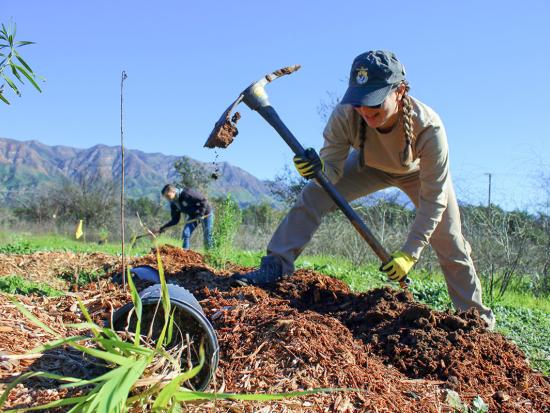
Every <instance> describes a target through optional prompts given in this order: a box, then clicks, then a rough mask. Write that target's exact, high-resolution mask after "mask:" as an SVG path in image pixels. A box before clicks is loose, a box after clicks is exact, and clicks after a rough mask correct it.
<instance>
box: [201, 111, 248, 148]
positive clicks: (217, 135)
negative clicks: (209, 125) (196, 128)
mask: <svg viewBox="0 0 550 413" xmlns="http://www.w3.org/2000/svg"><path fill="white" fill-rule="evenodd" d="M240 118H241V114H240V113H239V112H235V113H234V114H233V116H232V117H231V118H230V117H229V114H227V117H226V118H225V121H224V123H223V124H222V125H220V126H218V124H216V127H215V128H214V130H213V131H212V133H211V134H210V136H209V137H208V140H207V141H206V143H205V144H204V146H205V147H206V148H227V147H228V146H229V145H231V143H232V142H233V139H235V136H237V135H238V133H239V131H238V129H237V122H238V121H239V119H240Z"/></svg>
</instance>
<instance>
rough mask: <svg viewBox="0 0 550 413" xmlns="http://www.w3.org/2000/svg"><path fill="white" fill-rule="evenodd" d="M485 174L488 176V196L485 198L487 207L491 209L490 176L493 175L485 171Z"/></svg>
mask: <svg viewBox="0 0 550 413" xmlns="http://www.w3.org/2000/svg"><path fill="white" fill-rule="evenodd" d="M485 175H487V176H488V177H489V196H488V199H487V208H489V209H491V178H492V177H493V174H492V173H490V172H489V173H486V174H485Z"/></svg>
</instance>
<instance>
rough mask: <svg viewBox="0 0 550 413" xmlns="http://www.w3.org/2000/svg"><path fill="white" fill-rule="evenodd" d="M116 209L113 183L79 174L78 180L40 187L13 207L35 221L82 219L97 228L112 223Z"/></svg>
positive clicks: (73, 220)
mask: <svg viewBox="0 0 550 413" xmlns="http://www.w3.org/2000/svg"><path fill="white" fill-rule="evenodd" d="M116 208H117V201H116V197H115V191H114V187H113V183H112V182H106V181H103V180H101V179H91V178H86V177H82V178H80V179H79V181H78V182H77V183H73V182H71V181H68V180H65V181H63V182H62V183H61V184H59V185H57V186H51V187H45V188H43V189H42V190H40V191H39V192H37V193H36V194H35V195H34V197H32V198H31V199H29V200H27V201H24V202H23V204H22V205H21V206H19V207H17V208H15V214H16V216H17V217H18V218H20V219H23V220H25V221H31V222H36V223H54V222H65V223H70V225H74V223H76V222H78V221H79V220H81V219H82V220H84V222H85V224H86V226H89V227H95V228H97V229H99V228H103V227H105V228H112V227H114V226H115V212H116Z"/></svg>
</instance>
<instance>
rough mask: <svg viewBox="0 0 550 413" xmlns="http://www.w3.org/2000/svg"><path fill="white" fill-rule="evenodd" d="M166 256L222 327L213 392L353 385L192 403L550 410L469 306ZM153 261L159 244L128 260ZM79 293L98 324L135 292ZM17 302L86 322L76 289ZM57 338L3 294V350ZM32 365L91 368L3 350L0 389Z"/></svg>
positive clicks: (81, 371)
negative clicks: (261, 280) (268, 398)
mask: <svg viewBox="0 0 550 413" xmlns="http://www.w3.org/2000/svg"><path fill="white" fill-rule="evenodd" d="M160 253H161V258H162V261H163V264H164V268H165V272H166V276H167V279H168V282H172V283H175V284H179V285H181V286H183V287H185V288H187V289H189V290H190V291H191V292H192V293H194V294H195V296H196V297H197V299H198V300H199V301H200V303H201V305H202V306H203V309H204V311H205V313H206V315H207V317H208V318H209V319H210V321H211V322H212V324H213V326H214V328H215V329H216V332H217V335H218V340H219V344H220V364H219V367H218V369H217V371H216V374H215V377H214V380H213V382H212V383H211V389H210V390H212V391H214V390H217V391H225V392H239V393H255V392H260V393H276V392H290V391H296V390H305V389H312V388H330V389H346V390H342V391H333V392H330V393H325V394H315V395H312V396H307V397H299V398H293V399H287V400H282V401H273V402H236V401H217V402H207V403H202V404H200V405H195V404H193V405H188V406H186V407H185V408H184V410H185V411H189V412H199V411H200V412H206V411H208V412H215V411H220V412H221V411H224V412H226V411H228V412H265V413H267V412H340V413H342V412H434V413H435V412H453V411H455V410H453V408H452V406H450V405H449V396H448V394H449V391H451V390H453V391H455V392H457V393H458V395H460V398H461V400H462V401H463V402H465V403H467V404H470V403H471V402H472V400H473V399H474V398H475V397H476V396H481V397H482V398H483V400H484V401H485V402H486V403H487V404H488V405H489V411H490V412H518V413H519V412H537V413H539V412H543V413H545V412H550V381H549V379H548V378H545V377H543V376H542V375H541V374H539V373H537V372H535V371H533V370H532V369H531V368H530V367H529V364H528V362H527V361H526V359H525V355H524V354H523V353H522V352H521V350H520V349H519V348H518V347H517V346H516V345H515V344H513V343H512V342H510V341H508V340H507V339H506V338H505V337H503V336H502V335H501V334H499V333H495V332H490V331H487V330H486V329H485V328H484V323H483V321H482V320H481V319H480V318H479V316H478V314H476V313H475V312H473V311H470V312H466V313H456V312H437V311H433V310H431V309H430V308H428V307H427V306H425V305H423V304H420V303H418V302H416V301H414V300H413V298H412V296H411V295H410V294H409V293H406V292H403V291H399V290H394V289H391V288H382V289H375V290H372V291H369V292H366V293H360V294H358V293H353V292H351V291H350V290H349V288H348V287H347V286H346V285H345V284H344V283H343V282H341V281H339V280H336V279H334V278H331V277H329V276H328V275H323V274H319V273H316V272H313V271H306V270H300V271H297V272H296V274H295V275H294V276H292V277H287V278H284V279H283V280H281V281H280V282H279V283H277V284H276V285H274V286H272V287H270V288H266V289H261V288H256V287H235V286H234V285H232V282H231V281H230V278H229V275H230V273H231V272H233V270H237V271H238V270H241V271H244V270H246V269H245V268H240V267H237V266H235V267H234V268H231V271H227V270H226V271H217V270H215V269H213V268H211V267H209V266H208V265H207V264H206V263H205V261H204V259H203V257H202V256H201V255H200V254H197V253H195V252H191V251H183V250H181V249H180V248H172V247H162V248H161V250H160ZM156 263H157V259H156V252H152V253H151V254H149V255H148V256H145V257H142V258H139V259H135V260H134V262H133V263H132V264H133V265H139V264H148V265H151V266H154V267H156V266H157V264H156ZM142 287H143V286H142ZM78 294H79V296H80V297H81V299H82V300H83V301H84V302H85V304H86V306H87V307H88V309H89V311H90V313H91V314H92V317H93V318H94V319H95V320H96V321H97V322H103V321H104V320H106V319H108V318H109V317H110V314H111V312H112V311H113V310H114V309H116V308H119V307H120V306H121V305H123V304H124V303H126V302H128V301H129V300H130V297H129V294H127V293H126V292H124V291H122V289H121V287H120V286H118V285H114V284H112V283H110V282H109V279H107V278H105V279H103V280H101V281H99V282H96V283H91V284H89V285H88V286H86V287H84V288H83V289H81V291H79V293H78ZM17 298H18V299H19V300H20V301H21V302H23V303H24V304H25V305H27V306H28V308H30V309H31V311H32V312H33V314H35V315H37V316H38V317H39V318H40V319H41V320H42V321H43V322H44V323H46V324H47V325H49V326H52V327H53V328H56V330H57V331H59V332H61V333H63V334H74V333H75V332H73V331H70V330H69V329H66V328H64V327H62V326H61V323H62V322H65V323H67V322H73V323H74V322H78V321H81V320H82V315H81V313H80V310H79V308H78V304H77V300H76V298H75V297H74V296H70V295H68V296H64V297H58V298H45V297H35V296H29V297H23V296H18V297H17ZM52 339H53V337H51V336H49V335H48V334H47V333H44V332H42V331H40V330H39V329H38V328H36V327H34V326H33V325H32V324H31V323H30V322H28V321H27V320H26V319H25V317H23V316H22V315H21V314H20V313H19V312H18V311H17V309H16V308H15V307H14V306H13V304H12V303H11V302H10V301H9V300H8V299H7V297H5V296H3V295H0V354H2V353H3V354H23V353H25V351H28V350H29V349H31V348H33V347H36V346H38V345H40V344H42V343H45V342H47V341H49V340H52ZM79 363H80V364H79ZM88 364H89V363H88ZM29 369H31V370H48V371H51V372H57V373H60V374H65V373H67V372H66V371H65V370H67V369H69V370H71V371H72V372H74V373H73V374H77V375H78V376H79V377H89V376H93V374H94V373H95V372H94V370H93V366H91V365H86V361H82V360H79V357H78V355H77V354H73V353H72V352H69V351H68V350H65V349H60V350H57V351H56V352H53V353H50V354H48V355H45V356H43V357H42V358H40V359H20V360H14V359H10V360H6V359H2V358H1V356H0V390H1V389H2V383H7V382H9V381H10V380H12V379H13V378H14V377H17V375H18V374H20V373H22V372H25V371H28V370H29ZM55 385H56V383H54V382H52V381H48V380H32V379H30V380H28V381H26V382H24V383H23V384H20V385H19V386H18V387H16V388H15V389H14V390H12V391H11V392H10V394H9V397H8V402H7V406H10V407H14V406H17V407H25V406H31V405H37V404H41V403H45V402H48V401H51V400H55V399H56V398H59V397H66V396H67V394H66V392H65V391H61V392H59V391H57V390H56V386H55ZM59 411H62V410H59Z"/></svg>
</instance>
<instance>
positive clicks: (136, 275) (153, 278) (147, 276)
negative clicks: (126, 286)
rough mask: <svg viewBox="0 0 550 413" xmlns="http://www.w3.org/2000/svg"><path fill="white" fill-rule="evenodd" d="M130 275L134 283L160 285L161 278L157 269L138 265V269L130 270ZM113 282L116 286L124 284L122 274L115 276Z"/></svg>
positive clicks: (132, 268)
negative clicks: (143, 282)
mask: <svg viewBox="0 0 550 413" xmlns="http://www.w3.org/2000/svg"><path fill="white" fill-rule="evenodd" d="M130 274H131V275H132V280H133V281H134V283H136V281H147V282H149V283H154V284H159V283H160V276H159V272H158V270H157V269H156V268H153V267H151V266H150V265H138V266H137V267H131V268H130ZM112 281H113V282H114V283H116V284H122V273H120V272H119V273H118V274H115V275H114V276H113V278H112Z"/></svg>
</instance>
